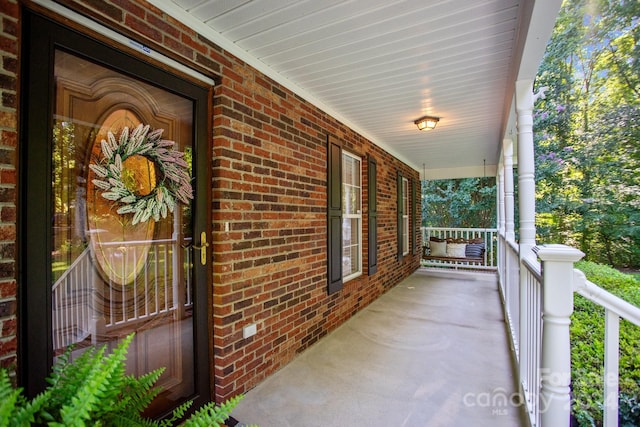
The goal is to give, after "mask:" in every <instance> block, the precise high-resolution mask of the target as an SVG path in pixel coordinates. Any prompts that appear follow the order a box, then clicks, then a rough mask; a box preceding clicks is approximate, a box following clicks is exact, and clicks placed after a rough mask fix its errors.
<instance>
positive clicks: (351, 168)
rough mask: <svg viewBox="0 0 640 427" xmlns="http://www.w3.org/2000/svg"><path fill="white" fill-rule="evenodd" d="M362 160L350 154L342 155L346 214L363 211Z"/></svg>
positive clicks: (343, 197) (343, 203)
mask: <svg viewBox="0 0 640 427" xmlns="http://www.w3.org/2000/svg"><path fill="white" fill-rule="evenodd" d="M360 179H361V178H360V160H359V159H357V158H355V157H352V156H350V155H348V154H343V155H342V209H343V213H345V214H357V213H359V212H360V210H361V205H362V201H361V191H362V190H361V188H360Z"/></svg>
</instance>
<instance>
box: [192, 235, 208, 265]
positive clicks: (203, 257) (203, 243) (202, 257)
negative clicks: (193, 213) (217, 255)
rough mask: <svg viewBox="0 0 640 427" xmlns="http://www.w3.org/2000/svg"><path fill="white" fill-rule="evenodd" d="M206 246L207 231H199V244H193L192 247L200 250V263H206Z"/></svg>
mask: <svg viewBox="0 0 640 427" xmlns="http://www.w3.org/2000/svg"><path fill="white" fill-rule="evenodd" d="M207 246H209V243H207V233H206V232H205V231H203V232H202V233H200V246H196V245H193V249H197V250H199V251H200V263H201V264H202V265H206V264H207Z"/></svg>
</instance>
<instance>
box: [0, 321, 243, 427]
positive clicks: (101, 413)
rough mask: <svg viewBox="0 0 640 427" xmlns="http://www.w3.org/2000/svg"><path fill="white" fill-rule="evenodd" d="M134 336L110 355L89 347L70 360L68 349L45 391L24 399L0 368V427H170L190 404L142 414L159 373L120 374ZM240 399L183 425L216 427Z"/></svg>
mask: <svg viewBox="0 0 640 427" xmlns="http://www.w3.org/2000/svg"><path fill="white" fill-rule="evenodd" d="M133 336H134V334H131V335H129V336H127V337H126V338H125V339H124V340H123V341H122V342H121V343H120V344H119V345H118V346H117V347H116V348H115V350H114V351H113V352H111V353H110V354H108V355H106V354H105V353H106V347H105V346H102V347H100V348H95V347H90V348H89V349H87V350H86V351H85V352H84V353H82V355H80V357H78V358H76V359H75V360H73V361H71V360H70V359H71V349H68V350H67V351H66V352H65V353H64V354H63V355H62V356H60V358H59V359H58V361H57V362H56V363H55V365H54V367H53V370H52V372H51V375H50V376H49V378H47V382H48V383H49V386H48V387H47V389H46V390H45V391H44V392H42V393H41V394H39V395H38V396H36V397H35V398H34V399H32V400H30V401H29V400H27V399H26V398H25V397H24V395H23V394H22V390H21V389H14V388H13V387H12V385H11V382H10V380H9V375H8V374H7V372H6V371H5V370H4V369H0V427H9V426H11V427H13V426H30V425H32V424H37V425H48V426H51V427H75V426H77V427H81V426H85V425H87V424H90V425H95V426H145V427H146V426H149V427H154V426H158V427H170V426H173V425H175V424H176V423H177V422H179V421H180V420H181V419H182V418H184V416H185V414H186V412H187V410H188V409H189V407H190V406H191V405H192V403H193V402H192V401H188V402H185V403H184V404H182V405H181V406H179V407H178V408H176V409H175V410H174V411H173V413H172V416H171V417H170V418H168V419H165V420H159V421H158V420H153V419H149V418H145V417H144V416H143V415H142V414H143V412H144V410H145V409H146V408H147V406H149V404H150V403H151V401H152V400H153V399H154V398H155V397H156V396H157V395H158V393H160V391H161V390H160V388H159V387H155V386H154V384H155V383H156V381H157V380H158V378H160V375H162V373H163V372H164V368H160V369H156V370H154V371H152V372H149V373H147V374H145V375H142V376H139V377H135V376H132V375H126V365H125V362H126V357H127V349H128V347H129V344H130V343H131V340H132V339H133ZM241 398H242V396H237V397H235V398H232V399H230V400H228V401H227V402H225V403H223V404H222V405H219V406H218V405H216V404H215V403H213V402H211V403H208V404H207V405H205V406H203V407H202V408H200V409H199V410H198V411H196V412H195V413H194V414H193V415H192V416H191V417H190V418H189V419H188V420H187V421H185V422H184V425H185V426H220V425H221V424H222V423H224V421H225V420H226V419H227V418H228V417H229V415H230V413H231V411H232V410H233V408H234V407H235V406H236V405H237V404H238V402H239V401H240V399H241Z"/></svg>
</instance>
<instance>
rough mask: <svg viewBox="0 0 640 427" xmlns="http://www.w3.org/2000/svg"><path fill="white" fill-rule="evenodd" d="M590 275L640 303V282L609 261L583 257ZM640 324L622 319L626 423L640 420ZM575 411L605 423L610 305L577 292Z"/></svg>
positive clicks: (589, 421)
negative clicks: (606, 322)
mask: <svg viewBox="0 0 640 427" xmlns="http://www.w3.org/2000/svg"><path fill="white" fill-rule="evenodd" d="M576 267H577V268H578V269H580V270H581V271H582V272H584V273H585V275H586V277H587V279H588V280H590V281H591V282H593V283H595V284H597V285H598V286H600V287H602V288H603V289H605V290H607V291H609V292H611V293H612V294H614V295H616V296H618V297H620V298H622V299H624V300H626V301H627V302H629V303H631V304H634V305H636V306H640V282H638V280H636V279H635V278H634V277H633V276H631V275H628V274H624V273H620V272H619V271H617V270H615V269H613V268H611V267H607V266H604V265H600V264H596V263H592V262H586V261H584V262H579V263H577V264H576ZM639 345H640V327H638V326H635V325H633V324H631V323H630V322H627V321H625V320H622V321H621V322H620V399H619V405H620V411H619V417H620V425H622V426H624V425H628V426H630V425H640V405H638V400H639V397H640V353H639V352H638V346H639ZM571 363H572V372H571V377H572V385H573V397H574V402H573V408H572V411H573V415H574V416H575V417H576V419H577V421H578V424H579V425H580V426H598V425H602V412H603V403H602V402H603V399H604V309H603V308H602V307H600V306H597V305H596V304H593V303H592V302H591V301H589V300H587V299H586V298H583V297H582V296H580V295H577V294H576V296H575V300H574V313H573V316H572V319H571Z"/></svg>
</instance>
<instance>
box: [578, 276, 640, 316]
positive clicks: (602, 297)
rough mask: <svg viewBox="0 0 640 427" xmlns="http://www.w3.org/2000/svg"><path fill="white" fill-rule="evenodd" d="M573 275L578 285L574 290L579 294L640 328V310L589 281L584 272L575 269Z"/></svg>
mask: <svg viewBox="0 0 640 427" xmlns="http://www.w3.org/2000/svg"><path fill="white" fill-rule="evenodd" d="M573 274H574V277H575V279H574V283H575V284H576V286H575V289H574V290H575V291H576V292H577V293H579V294H580V295H582V296H583V297H585V298H586V299H588V300H589V301H593V302H594V303H596V304H598V305H601V306H603V307H604V308H606V309H607V310H611V311H613V312H614V313H616V314H617V315H618V316H620V317H622V318H624V319H626V320H628V321H630V322H631V323H633V324H634V325H636V326H640V308H638V307H636V306H635V305H633V304H630V303H628V302H627V301H625V300H623V299H622V298H620V297H617V296H615V295H613V294H612V293H610V292H607V291H605V290H604V289H602V288H601V287H599V286H598V285H596V284H594V283H592V282H590V281H588V280H587V278H586V276H585V275H584V273H583V272H582V271H580V270H575V269H574V270H573Z"/></svg>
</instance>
